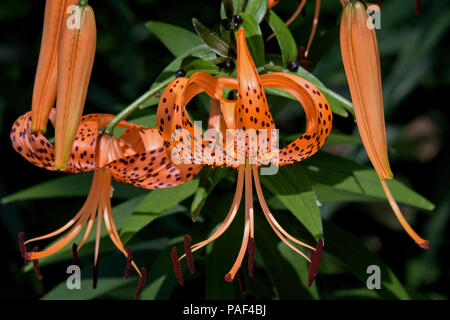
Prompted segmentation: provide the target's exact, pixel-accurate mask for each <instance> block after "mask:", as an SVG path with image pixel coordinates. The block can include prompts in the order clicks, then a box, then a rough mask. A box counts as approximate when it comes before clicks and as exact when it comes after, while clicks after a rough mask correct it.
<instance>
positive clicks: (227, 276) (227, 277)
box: [225, 273, 233, 282]
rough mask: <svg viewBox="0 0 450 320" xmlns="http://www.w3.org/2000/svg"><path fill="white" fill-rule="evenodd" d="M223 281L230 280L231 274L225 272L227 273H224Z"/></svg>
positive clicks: (231, 279)
mask: <svg viewBox="0 0 450 320" xmlns="http://www.w3.org/2000/svg"><path fill="white" fill-rule="evenodd" d="M225 281H226V282H231V281H233V278H231V274H229V273H227V274H226V275H225Z"/></svg>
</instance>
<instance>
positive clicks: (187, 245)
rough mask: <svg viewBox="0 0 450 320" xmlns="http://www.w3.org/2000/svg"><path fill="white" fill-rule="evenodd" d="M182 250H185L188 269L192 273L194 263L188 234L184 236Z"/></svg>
mask: <svg viewBox="0 0 450 320" xmlns="http://www.w3.org/2000/svg"><path fill="white" fill-rule="evenodd" d="M184 251H185V252H186V263H187V266H188V268H189V271H190V272H191V273H192V274H194V272H195V264H194V257H193V256H192V250H191V241H190V240H189V235H185V236H184Z"/></svg>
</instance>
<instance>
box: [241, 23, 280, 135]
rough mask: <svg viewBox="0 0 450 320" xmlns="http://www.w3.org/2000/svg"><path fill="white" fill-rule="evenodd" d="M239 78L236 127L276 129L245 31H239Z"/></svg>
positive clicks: (244, 128)
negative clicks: (248, 46) (249, 49)
mask: <svg viewBox="0 0 450 320" xmlns="http://www.w3.org/2000/svg"><path fill="white" fill-rule="evenodd" d="M237 77H238V99H237V105H236V110H235V119H236V127H237V128H241V129H243V130H246V129H250V128H252V129H255V130H259V129H274V128H275V125H274V121H273V118H272V115H271V114H270V111H269V106H268V105H267V101H266V94H265V93H264V90H263V86H262V84H261V80H260V78H259V74H258V71H257V70H256V67H255V64H254V63H253V60H252V57H251V55H250V52H249V51H248V48H247V43H246V41H245V31H244V29H239V31H238V33H237Z"/></svg>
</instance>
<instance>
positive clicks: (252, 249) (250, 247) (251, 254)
mask: <svg viewBox="0 0 450 320" xmlns="http://www.w3.org/2000/svg"><path fill="white" fill-rule="evenodd" d="M247 250H248V275H249V276H250V277H253V260H254V254H255V238H253V237H250V239H248V247H247Z"/></svg>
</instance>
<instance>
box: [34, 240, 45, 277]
mask: <svg viewBox="0 0 450 320" xmlns="http://www.w3.org/2000/svg"><path fill="white" fill-rule="evenodd" d="M36 251H39V248H38V247H34V248H33V252H36ZM33 267H34V273H35V274H36V278H38V279H39V280H42V279H44V277H43V276H42V274H41V269H40V268H39V260H38V259H35V260H33Z"/></svg>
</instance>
